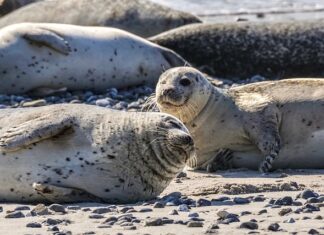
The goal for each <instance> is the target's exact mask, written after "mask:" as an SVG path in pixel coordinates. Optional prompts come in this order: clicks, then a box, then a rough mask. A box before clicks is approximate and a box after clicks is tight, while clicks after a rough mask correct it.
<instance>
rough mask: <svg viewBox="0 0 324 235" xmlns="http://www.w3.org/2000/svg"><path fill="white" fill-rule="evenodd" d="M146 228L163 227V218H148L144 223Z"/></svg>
mask: <svg viewBox="0 0 324 235" xmlns="http://www.w3.org/2000/svg"><path fill="white" fill-rule="evenodd" d="M144 224H145V226H161V225H163V222H162V219H161V218H148V219H146V220H145V221H144Z"/></svg>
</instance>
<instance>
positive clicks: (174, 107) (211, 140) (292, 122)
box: [156, 67, 324, 172]
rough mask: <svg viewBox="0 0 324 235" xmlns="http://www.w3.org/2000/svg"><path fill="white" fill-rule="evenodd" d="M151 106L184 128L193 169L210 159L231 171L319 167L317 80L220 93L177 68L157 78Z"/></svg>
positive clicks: (323, 87) (320, 98)
mask: <svg viewBox="0 0 324 235" xmlns="http://www.w3.org/2000/svg"><path fill="white" fill-rule="evenodd" d="M156 102H157V106H158V108H159V109H160V111H162V112H166V113H169V114H172V115H174V116H176V117H178V118H179V119H180V120H181V121H183V122H184V124H185V125H186V126H187V128H188V129H189V131H190V133H191V135H192V137H193V139H194V141H195V146H196V148H197V158H198V166H199V167H198V168H206V167H209V168H210V167H212V168H213V167H214V166H213V160H214V162H224V157H225V158H226V159H227V160H226V159H225V162H228V163H229V161H230V162H231V164H232V165H233V167H247V168H251V169H257V168H258V167H259V169H260V170H261V171H262V172H267V171H269V170H270V169H278V168H324V155H323V143H324V80H322V79H287V80H282V81H267V82H259V83H254V84H249V85H244V86H239V87H234V88H229V89H220V88H217V87H214V86H212V85H211V84H210V83H209V82H208V81H207V80H206V79H205V77H204V76H203V74H202V73H200V72H199V71H198V70H196V69H194V68H189V67H181V68H174V69H170V70H168V71H166V72H165V73H163V74H162V75H161V77H160V80H159V82H158V84H157V87H156ZM221 150H222V152H221V153H222V154H223V155H222V154H221V155H219V154H218V152H219V151H221ZM226 150H229V151H230V152H231V153H232V154H231V155H232V156H231V157H230V155H228V151H226ZM222 159H223V160H222ZM220 160H221V161H220ZM210 164H211V165H210ZM214 165H215V164H214ZM216 165H217V164H216ZM228 165H229V166H230V164H228Z"/></svg>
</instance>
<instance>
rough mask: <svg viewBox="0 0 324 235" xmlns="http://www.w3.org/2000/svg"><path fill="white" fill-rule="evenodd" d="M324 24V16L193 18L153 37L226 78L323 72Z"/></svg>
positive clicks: (216, 74)
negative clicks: (242, 19)
mask: <svg viewBox="0 0 324 235" xmlns="http://www.w3.org/2000/svg"><path fill="white" fill-rule="evenodd" d="M323 27H324V20H323V19H322V20H309V21H287V22H275V23H273V22H263V23H260V22H259V23H258V22H236V23H216V24H192V25H188V26H183V27H180V28H177V29H173V30H170V31H167V32H164V33H161V34H159V35H156V36H154V37H151V38H149V40H150V41H152V42H154V43H157V44H159V45H161V46H165V47H167V48H170V49H172V50H174V51H175V52H177V53H179V54H180V55H181V56H183V57H184V58H185V59H186V60H188V62H190V63H191V64H192V65H194V66H196V67H201V68H202V69H203V70H202V71H204V72H207V73H209V74H211V75H214V76H217V77H221V78H227V79H232V80H239V79H246V78H250V77H251V76H254V75H256V74H259V75H261V76H264V77H267V78H271V79H273V78H291V77H312V76H313V77H323V74H324V69H323V68H324V56H323V55H324V53H323V52H324V31H323ZM202 55H203V56H202Z"/></svg>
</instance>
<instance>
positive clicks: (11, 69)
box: [0, 23, 185, 94]
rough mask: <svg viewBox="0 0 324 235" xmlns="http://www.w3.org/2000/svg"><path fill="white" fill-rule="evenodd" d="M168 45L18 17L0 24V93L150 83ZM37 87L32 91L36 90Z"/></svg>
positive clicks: (175, 62)
mask: <svg viewBox="0 0 324 235" xmlns="http://www.w3.org/2000/svg"><path fill="white" fill-rule="evenodd" d="M184 64H185V61H184V60H183V59H182V58H181V57H180V56H178V55H177V54H176V53H174V52H173V51H171V50H169V49H166V48H163V47H160V46H158V45H155V44H153V43H151V42H148V41H146V40H145V39H142V38H140V37H138V36H135V35H133V34H130V33H127V32H125V31H122V30H119V29H114V28H106V27H84V26H74V25H66V24H38V23H22V24H16V25H11V26H8V27H6V28H3V29H1V30H0V73H1V86H0V93H2V94H3V93H7V94H8V93H9V94H19V93H26V92H29V91H32V90H35V92H36V90H37V89H42V88H56V89H60V88H64V87H65V88H67V89H69V90H83V89H91V90H94V91H105V89H107V88H111V87H116V88H125V87H130V86H136V85H144V84H145V85H148V86H155V85H156V83H157V81H158V79H159V76H160V75H161V74H162V72H163V71H164V70H165V69H166V68H170V67H176V66H183V65H184ZM36 93H37V92H36Z"/></svg>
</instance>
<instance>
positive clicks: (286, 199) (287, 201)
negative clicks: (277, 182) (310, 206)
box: [274, 196, 294, 206]
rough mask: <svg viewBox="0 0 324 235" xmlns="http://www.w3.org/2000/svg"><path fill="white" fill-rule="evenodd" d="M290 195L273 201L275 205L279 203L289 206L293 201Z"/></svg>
mask: <svg viewBox="0 0 324 235" xmlns="http://www.w3.org/2000/svg"><path fill="white" fill-rule="evenodd" d="M293 201H294V200H293V199H292V197H289V196H286V197H283V198H279V199H278V200H276V201H275V202H274V204H275V205H280V206H291V205H292V203H293Z"/></svg>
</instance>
